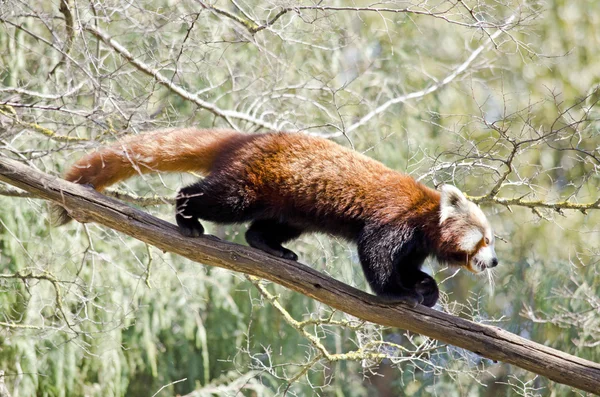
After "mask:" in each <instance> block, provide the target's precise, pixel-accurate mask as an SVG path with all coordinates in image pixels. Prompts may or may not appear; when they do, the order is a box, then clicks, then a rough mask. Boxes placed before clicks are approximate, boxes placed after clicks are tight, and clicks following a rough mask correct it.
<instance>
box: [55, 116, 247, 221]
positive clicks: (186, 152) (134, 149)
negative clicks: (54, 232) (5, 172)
mask: <svg viewBox="0 0 600 397" xmlns="http://www.w3.org/2000/svg"><path fill="white" fill-rule="evenodd" d="M235 135H240V134H239V133H238V132H235V131H229V130H198V129H192V128H184V129H173V130H162V131H154V132H150V133H145V134H140V135H135V136H132V137H128V138H125V139H123V140H120V141H117V142H115V143H114V144H112V145H110V146H106V147H103V148H101V149H99V150H98V151H96V152H93V153H89V154H87V155H86V156H84V157H82V158H81V159H79V160H78V161H77V162H76V163H75V164H73V165H72V166H71V167H70V168H69V169H68V170H67V172H66V173H65V179H66V180H67V181H69V182H74V183H79V184H90V185H92V186H93V187H94V189H96V190H98V191H102V190H104V189H105V188H107V187H108V186H111V185H114V184H115V183H117V182H120V181H122V180H125V179H128V178H130V177H132V176H134V175H138V174H147V173H150V172H189V171H198V172H204V173H206V172H208V171H209V170H210V167H211V166H212V163H213V161H214V159H215V157H216V155H217V154H218V153H219V151H220V148H221V147H222V146H223V144H224V143H225V142H227V141H228V140H229V139H230V138H232V137H233V136H235ZM50 219H51V221H52V223H53V224H54V225H56V226H60V225H63V224H65V223H67V222H69V221H70V220H71V217H70V216H69V214H68V213H67V211H66V210H65V209H64V208H63V207H61V206H60V205H57V204H53V205H51V210H50Z"/></svg>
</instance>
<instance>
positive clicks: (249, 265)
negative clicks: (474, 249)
mask: <svg viewBox="0 0 600 397" xmlns="http://www.w3.org/2000/svg"><path fill="white" fill-rule="evenodd" d="M0 180H1V181H4V182H7V183H10V184H12V185H14V186H16V187H19V188H21V189H23V190H26V191H28V192H30V193H33V194H35V195H36V196H38V197H40V198H43V199H46V200H51V201H54V202H57V203H59V204H61V205H63V206H65V208H67V209H69V211H70V214H71V215H72V216H73V217H75V218H76V219H78V220H84V221H88V222H91V221H93V222H97V223H99V224H102V225H104V226H107V227H110V228H112V229H115V230H118V231H120V232H122V233H125V234H127V235H129V236H132V237H134V238H136V239H138V240H141V241H143V242H145V243H147V244H151V245H153V246H155V247H157V248H159V249H161V250H163V251H169V252H173V253H175V254H178V255H181V256H184V257H186V258H188V259H191V260H193V261H195V262H199V263H203V264H207V265H211V266H218V267H222V268H225V269H229V270H233V271H236V272H242V273H245V274H249V275H253V276H256V277H260V278H264V279H267V280H270V281H273V282H275V283H278V284H280V285H283V286H285V287H287V288H290V289H292V290H294V291H297V292H300V293H302V294H304V295H306V296H309V297H311V298H313V299H316V300H318V301H320V302H323V303H324V304H327V305H329V306H331V307H333V308H335V309H338V310H341V311H344V312H346V313H348V314H350V315H352V316H355V317H358V318H359V319H362V320H365V321H370V322H373V323H377V324H381V325H385V326H390V327H398V328H403V329H407V330H410V331H412V332H416V333H419V334H422V335H426V336H428V337H431V338H434V339H437V340H440V341H442V342H445V343H449V344H452V345H455V346H458V347H461V348H464V349H467V350H470V351H472V352H475V353H476V354H479V355H481V356H484V357H487V358H489V359H492V360H497V361H502V362H505V363H509V364H514V365H516V366H518V367H521V368H524V369H526V370H529V371H531V372H534V373H536V374H539V375H542V376H545V377H548V378H549V379H551V380H553V381H556V382H559V383H564V384H566V385H570V386H573V387H575V388H578V389H581V390H585V391H587V392H591V393H599V392H600V364H597V363H594V362H592V361H588V360H584V359H581V358H578V357H575V356H572V355H570V354H567V353H563V352H561V351H558V350H555V349H552V348H549V347H546V346H543V345H541V344H538V343H535V342H532V341H529V340H527V339H525V338H522V337H520V336H517V335H514V334H512V333H510V332H507V331H505V330H503V329H500V328H498V327H493V326H489V325H484V324H479V323H474V322H471V321H468V320H465V319H462V318H460V317H456V316H452V315H450V314H447V313H443V312H440V311H437V310H434V309H430V308H427V307H424V306H421V305H418V306H416V307H411V306H410V305H408V304H406V303H392V302H389V301H386V300H384V299H382V298H379V297H376V296H372V295H369V294H367V293H365V292H362V291H359V290H357V289H356V288H352V287H350V286H348V285H346V284H344V283H342V282H340V281H337V280H335V279H333V278H331V277H328V276H326V275H324V274H321V273H319V272H317V271H316V270H314V269H311V268H309V267H307V266H305V265H303V264H300V263H298V262H293V261H289V260H284V259H279V258H275V257H273V256H270V255H267V254H265V253H263V252H261V251H257V250H255V249H252V248H249V247H244V246H240V245H236V244H232V243H227V242H224V241H221V240H219V239H216V238H214V237H211V236H205V237H201V238H194V239H192V238H186V237H183V236H182V235H181V234H179V232H178V230H177V228H176V227H175V226H174V225H172V224H170V223H168V222H165V221H163V220H160V219H158V218H155V217H153V216H151V215H149V214H146V213H144V212H142V211H139V210H137V209H134V208H131V207H129V206H127V205H126V204H123V203H121V202H119V201H116V200H114V199H111V198H108V197H106V196H103V195H101V194H100V193H98V192H96V191H94V190H92V189H90V188H87V187H85V186H82V185H76V184H73V183H69V182H66V181H63V180H61V179H59V178H57V177H53V176H50V175H47V174H44V173H43V172H40V171H38V170H36V169H34V168H31V167H28V166H26V165H24V164H21V163H19V162H18V161H15V160H12V159H9V158H6V157H1V156H0Z"/></svg>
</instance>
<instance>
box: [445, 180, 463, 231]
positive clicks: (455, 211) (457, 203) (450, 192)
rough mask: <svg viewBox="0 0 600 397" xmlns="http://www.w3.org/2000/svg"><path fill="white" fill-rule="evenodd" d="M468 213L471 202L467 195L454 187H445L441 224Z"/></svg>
mask: <svg viewBox="0 0 600 397" xmlns="http://www.w3.org/2000/svg"><path fill="white" fill-rule="evenodd" d="M468 211H469V201H468V200H467V198H466V197H465V195H464V194H463V193H462V192H461V191H460V190H458V189H457V188H456V187H454V186H452V185H443V186H442V191H441V200H440V223H442V222H444V221H445V220H446V219H448V218H452V217H453V216H456V215H460V214H465V213H467V212H468Z"/></svg>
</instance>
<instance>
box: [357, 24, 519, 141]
mask: <svg viewBox="0 0 600 397" xmlns="http://www.w3.org/2000/svg"><path fill="white" fill-rule="evenodd" d="M514 19H515V16H514V15H512V16H510V17H509V18H508V19H507V20H506V23H505V24H504V26H506V25H510V24H511V23H512V22H513V21H514ZM503 32H504V30H503V29H498V30H497V31H496V32H495V33H494V34H492V35H491V36H489V37H488V39H487V40H486V41H485V43H483V44H482V45H480V46H479V47H477V48H476V49H475V50H474V51H473V52H472V53H471V55H469V57H468V58H467V59H466V60H465V61H464V62H463V63H461V64H460V65H458V67H456V68H455V69H454V70H453V71H452V73H450V74H448V75H447V76H446V77H444V79H443V80H442V81H438V82H436V83H435V84H432V85H430V86H429V87H427V88H425V89H423V90H421V91H416V92H411V93H410V94H406V95H400V96H398V97H395V98H392V99H390V100H388V101H386V102H384V103H383V104H381V105H379V106H378V107H377V108H375V109H374V110H373V111H371V112H369V113H367V114H366V115H364V116H363V117H362V118H361V119H360V120H358V121H357V122H356V123H354V124H352V125H351V126H349V127H348V128H347V129H346V133H349V132H352V131H354V130H355V129H357V128H358V127H361V126H363V125H365V124H366V123H367V122H368V121H369V120H371V119H372V118H373V117H375V116H377V115H378V114H380V113H383V112H384V111H385V110H386V109H387V108H389V107H390V106H392V105H396V104H398V103H404V102H406V101H408V100H409V99H417V98H422V97H424V96H426V95H428V94H431V93H432V92H435V91H437V90H439V89H440V88H442V87H444V86H445V85H448V84H449V83H450V82H452V81H453V80H454V79H456V77H458V76H460V75H461V74H462V73H463V72H464V71H465V70H467V68H468V67H469V66H470V65H471V64H472V63H473V61H475V59H477V57H478V56H479V55H480V54H481V53H482V52H483V51H484V50H485V49H486V48H487V47H489V46H490V45H492V44H493V43H494V40H495V39H496V38H497V37H498V36H500V34H502V33H503Z"/></svg>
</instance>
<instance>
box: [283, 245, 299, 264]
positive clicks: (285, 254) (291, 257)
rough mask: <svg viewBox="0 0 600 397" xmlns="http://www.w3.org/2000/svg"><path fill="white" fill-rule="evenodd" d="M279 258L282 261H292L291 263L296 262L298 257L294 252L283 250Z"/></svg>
mask: <svg viewBox="0 0 600 397" xmlns="http://www.w3.org/2000/svg"><path fill="white" fill-rule="evenodd" d="M281 257H282V258H283V259H289V260H292V261H297V260H298V255H296V253H295V252H293V251H290V250H288V249H285V248H284V249H283V251H282V253H281Z"/></svg>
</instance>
